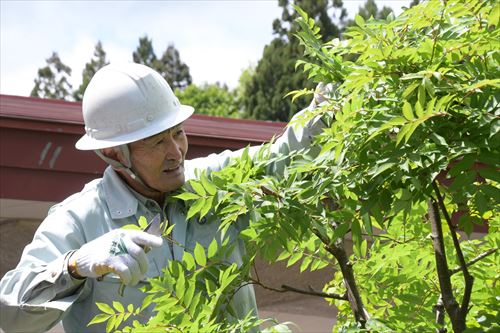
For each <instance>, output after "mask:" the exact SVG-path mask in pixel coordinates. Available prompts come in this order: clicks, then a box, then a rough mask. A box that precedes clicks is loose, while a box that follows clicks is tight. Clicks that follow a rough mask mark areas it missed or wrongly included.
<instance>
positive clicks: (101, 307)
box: [95, 302, 115, 315]
mask: <svg viewBox="0 0 500 333" xmlns="http://www.w3.org/2000/svg"><path fill="white" fill-rule="evenodd" d="M95 305H97V307H98V308H99V310H101V311H102V312H104V313H107V314H110V315H114V314H115V310H113V309H112V308H111V307H110V306H109V305H108V304H106V303H99V302H97V303H95Z"/></svg>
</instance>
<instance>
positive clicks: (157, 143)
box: [155, 139, 163, 146]
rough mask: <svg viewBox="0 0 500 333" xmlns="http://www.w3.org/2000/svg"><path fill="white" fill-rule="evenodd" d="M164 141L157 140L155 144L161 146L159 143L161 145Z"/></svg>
mask: <svg viewBox="0 0 500 333" xmlns="http://www.w3.org/2000/svg"><path fill="white" fill-rule="evenodd" d="M162 143H163V139H161V140H158V141H156V142H155V146H159V145H161V144H162Z"/></svg>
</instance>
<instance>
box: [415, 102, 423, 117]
mask: <svg viewBox="0 0 500 333" xmlns="http://www.w3.org/2000/svg"><path fill="white" fill-rule="evenodd" d="M415 114H416V115H417V118H422V117H423V116H424V115H425V114H424V109H423V108H422V105H420V103H417V104H415Z"/></svg>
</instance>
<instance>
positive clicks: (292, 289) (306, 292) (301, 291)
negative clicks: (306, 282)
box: [248, 279, 348, 301]
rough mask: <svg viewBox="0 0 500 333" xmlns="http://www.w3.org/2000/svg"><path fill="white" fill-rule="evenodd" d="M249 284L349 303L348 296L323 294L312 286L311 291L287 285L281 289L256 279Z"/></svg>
mask: <svg viewBox="0 0 500 333" xmlns="http://www.w3.org/2000/svg"><path fill="white" fill-rule="evenodd" d="M248 284H255V285H258V286H261V287H262V288H264V289H266V290H270V291H274V292H278V293H285V292H295V293H299V294H304V295H311V296H319V297H323V298H332V299H338V300H341V301H347V300H348V299H347V295H346V294H344V295H339V294H332V293H324V292H321V291H316V290H314V289H313V288H312V287H311V286H309V290H304V289H300V288H296V287H292V286H288V285H286V284H284V285H282V286H281V288H274V287H271V286H268V285H265V284H263V283H262V282H261V281H259V280H256V279H250V281H249V282H248Z"/></svg>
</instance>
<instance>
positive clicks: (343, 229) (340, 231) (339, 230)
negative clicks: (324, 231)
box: [332, 223, 351, 241]
mask: <svg viewBox="0 0 500 333" xmlns="http://www.w3.org/2000/svg"><path fill="white" fill-rule="evenodd" d="M350 228H351V225H350V224H349V223H340V224H339V225H337V227H336V228H335V231H334V232H333V238H332V241H335V240H337V239H339V238H342V237H344V235H345V234H346V233H347V232H348V231H349V229H350Z"/></svg>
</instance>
